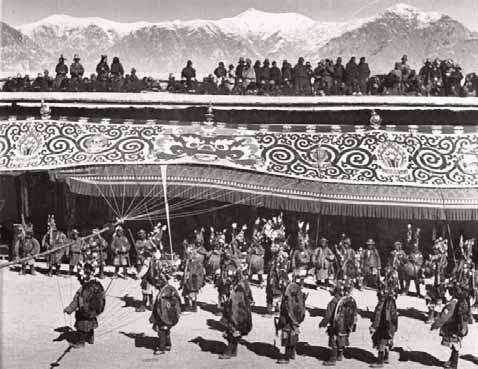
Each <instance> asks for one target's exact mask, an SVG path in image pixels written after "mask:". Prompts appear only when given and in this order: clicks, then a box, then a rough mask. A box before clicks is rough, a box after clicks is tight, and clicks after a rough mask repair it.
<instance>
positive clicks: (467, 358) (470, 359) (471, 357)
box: [460, 354, 478, 365]
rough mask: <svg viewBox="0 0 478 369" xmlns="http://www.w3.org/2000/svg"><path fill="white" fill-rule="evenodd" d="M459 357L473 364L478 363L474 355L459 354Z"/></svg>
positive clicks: (477, 358)
mask: <svg viewBox="0 0 478 369" xmlns="http://www.w3.org/2000/svg"><path fill="white" fill-rule="evenodd" d="M460 359H463V360H466V361H469V362H471V363H473V364H475V365H478V357H476V356H473V355H470V354H467V355H462V356H460Z"/></svg>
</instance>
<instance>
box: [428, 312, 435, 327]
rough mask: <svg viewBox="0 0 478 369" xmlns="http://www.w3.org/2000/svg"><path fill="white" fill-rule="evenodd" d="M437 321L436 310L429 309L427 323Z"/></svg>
mask: <svg viewBox="0 0 478 369" xmlns="http://www.w3.org/2000/svg"><path fill="white" fill-rule="evenodd" d="M434 321H435V311H434V310H432V309H430V310H428V319H427V321H426V324H431V323H433V322H434Z"/></svg>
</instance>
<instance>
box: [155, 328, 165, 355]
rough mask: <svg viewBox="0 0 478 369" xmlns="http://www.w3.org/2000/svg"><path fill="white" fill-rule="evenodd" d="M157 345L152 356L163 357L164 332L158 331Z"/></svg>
mask: <svg viewBox="0 0 478 369" xmlns="http://www.w3.org/2000/svg"><path fill="white" fill-rule="evenodd" d="M158 338H159V345H158V347H157V348H156V349H155V350H154V355H163V354H164V353H165V351H166V331H162V330H160V331H159V332H158Z"/></svg>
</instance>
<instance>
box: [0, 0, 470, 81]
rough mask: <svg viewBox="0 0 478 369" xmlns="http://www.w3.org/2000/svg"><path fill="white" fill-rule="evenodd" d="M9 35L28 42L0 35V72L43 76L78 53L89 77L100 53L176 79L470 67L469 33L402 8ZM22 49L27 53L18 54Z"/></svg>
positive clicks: (74, 20)
mask: <svg viewBox="0 0 478 369" xmlns="http://www.w3.org/2000/svg"><path fill="white" fill-rule="evenodd" d="M9 27H10V26H9ZM11 28H12V29H14V28H13V27H11ZM16 31H17V32H19V33H20V34H22V36H23V37H24V40H29V41H28V42H15V41H14V40H13V39H12V37H7V36H5V39H8V40H7V42H3V41H4V40H3V39H4V36H3V31H2V48H1V50H0V51H1V52H2V54H4V53H6V52H7V51H8V53H9V54H8V58H7V60H8V62H6V63H2V67H1V68H2V69H3V70H5V69H7V70H12V71H13V70H14V69H15V67H16V66H17V65H18V66H22V67H23V66H25V64H28V65H34V66H37V65H38V67H40V66H41V67H48V66H49V67H50V69H51V68H52V67H54V65H55V64H56V60H57V58H58V56H59V55H60V54H63V55H65V57H67V58H68V59H70V58H72V56H73V55H74V54H76V53H79V54H81V57H82V63H83V64H84V65H85V67H86V70H87V71H89V72H92V71H94V69H95V66H96V63H97V62H98V61H99V57H100V55H101V54H108V55H110V56H111V57H112V56H118V57H120V59H121V60H122V62H123V63H124V66H125V69H126V70H129V68H131V67H133V66H134V67H135V68H136V69H137V70H138V72H139V73H140V74H143V73H144V74H148V73H153V72H155V73H163V74H167V73H168V72H172V73H174V74H176V75H177V74H178V73H179V72H180V70H181V68H182V67H183V63H184V62H185V61H186V60H188V59H191V60H193V61H194V64H195V66H196V69H197V70H198V74H199V75H207V74H208V73H210V72H212V70H213V69H214V67H215V66H216V64H217V62H218V61H220V60H223V61H225V62H226V63H228V64H229V63H236V62H237V59H238V58H239V57H240V56H244V57H249V58H251V59H253V60H255V59H259V60H261V61H262V60H263V59H264V58H266V57H268V58H270V59H271V60H274V59H275V60H277V62H278V63H279V64H280V63H281V62H282V60H283V59H288V60H289V61H290V62H292V63H293V64H294V63H295V62H296V60H297V58H298V57H299V56H304V57H306V58H307V59H309V60H310V61H311V62H312V63H313V64H316V63H317V61H319V60H320V59H322V58H328V57H330V58H336V57H337V56H343V58H344V60H345V59H348V58H349V57H350V56H352V55H355V56H357V57H358V56H362V55H363V56H366V57H367V58H368V59H369V60H370V64H371V68H372V70H373V72H375V73H383V72H388V71H389V70H390V69H392V67H393V63H394V62H395V61H396V60H398V59H399V58H400V57H401V54H409V56H410V60H411V63H413V64H414V66H415V67H418V64H420V63H421V62H422V61H423V59H424V58H425V57H432V56H438V55H436V53H434V52H433V45H434V44H437V45H438V47H437V52H440V53H442V54H443V55H441V57H443V58H448V57H452V58H456V59H457V60H458V61H459V62H461V63H463V64H464V66H466V68H473V67H475V66H476V64H477V62H476V61H478V41H477V40H478V35H477V34H476V33H474V32H472V31H470V30H468V29H467V28H466V27H465V26H463V25H462V24H461V23H459V22H458V21H456V20H454V19H452V18H450V17H448V16H447V15H445V14H440V13H436V12H423V11H421V10H420V9H418V8H415V7H412V6H410V5H407V4H403V3H400V4H396V5H394V6H392V7H390V8H388V9H387V10H385V11H384V12H383V13H381V14H379V15H373V16H371V17H368V18H362V19H357V20H354V21H350V22H320V21H316V20H313V19H311V18H309V17H307V16H305V15H302V14H299V13H268V12H264V11H261V10H257V9H254V8H250V9H247V10H246V11H243V12H242V13H240V14H238V15H236V16H235V17H230V18H223V19H218V20H204V19H197V20H188V21H180V20H174V21H167V22H157V23H152V22H141V21H140V22H130V23H122V22H115V21H111V20H108V19H104V18H99V17H90V18H79V17H71V16H68V15H64V14H63V15H62V14H60V15H58V14H57V15H51V16H49V17H46V18H44V19H41V20H39V21H37V22H33V23H29V24H25V25H22V26H20V27H18V29H16ZM454 32H455V34H453V33H454ZM5 33H7V31H5ZM9 33H10V34H11V33H12V31H11V30H10V31H9ZM26 45H30V47H31V48H32V51H34V52H32V53H30V52H29V50H26V49H25V48H26ZM14 50H17V51H14ZM40 51H41V52H40ZM15 55H18V57H17V59H15ZM19 55H23V57H24V59H25V60H27V61H28V63H25V62H24V61H22V60H20V57H19ZM469 56H471V58H470V57H469ZM111 57H110V59H111ZM475 57H476V58H477V59H476V60H475V59H474V58H475ZM459 58H462V59H467V60H460V59H459ZM469 59H471V60H469ZM110 61H111V60H110ZM68 62H69V61H68ZM477 69H478V68H477Z"/></svg>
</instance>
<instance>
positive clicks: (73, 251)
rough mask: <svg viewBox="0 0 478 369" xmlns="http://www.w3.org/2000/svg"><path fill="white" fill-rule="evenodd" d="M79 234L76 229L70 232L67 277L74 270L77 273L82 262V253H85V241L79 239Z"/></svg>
mask: <svg viewBox="0 0 478 369" xmlns="http://www.w3.org/2000/svg"><path fill="white" fill-rule="evenodd" d="M79 236H80V232H78V230H77V229H73V230H72V231H71V245H70V250H69V255H70V268H69V272H68V274H69V275H72V274H73V271H74V270H75V267H76V271H77V272H78V273H79V271H80V265H81V263H82V262H83V261H84V260H83V252H84V251H85V241H84V240H83V239H81V238H80V237H79Z"/></svg>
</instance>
